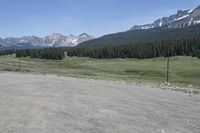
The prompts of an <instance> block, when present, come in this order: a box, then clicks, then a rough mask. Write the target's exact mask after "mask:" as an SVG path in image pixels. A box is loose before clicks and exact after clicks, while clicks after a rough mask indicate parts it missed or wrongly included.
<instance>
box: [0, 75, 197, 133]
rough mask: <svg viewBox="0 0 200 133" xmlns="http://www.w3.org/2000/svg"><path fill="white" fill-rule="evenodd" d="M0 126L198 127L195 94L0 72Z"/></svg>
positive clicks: (49, 132) (127, 130)
mask: <svg viewBox="0 0 200 133" xmlns="http://www.w3.org/2000/svg"><path fill="white" fill-rule="evenodd" d="M0 132H2V133H200V95H189V94H184V93H181V92H175V91H170V90H161V89H159V88H152V87H148V86H142V85H139V86H138V85H134V84H128V83H125V82H115V81H102V80H100V81H99V80H84V79H76V78H67V77H57V76H53V75H44V76H42V75H31V74H18V73H2V72H1V74H0Z"/></svg>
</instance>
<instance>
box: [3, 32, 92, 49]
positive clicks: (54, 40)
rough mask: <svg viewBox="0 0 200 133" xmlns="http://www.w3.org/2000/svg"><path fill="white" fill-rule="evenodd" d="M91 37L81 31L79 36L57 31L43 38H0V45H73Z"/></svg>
mask: <svg viewBox="0 0 200 133" xmlns="http://www.w3.org/2000/svg"><path fill="white" fill-rule="evenodd" d="M91 39H94V37H93V36H91V35H89V34H86V33H83V34H81V35H80V36H75V35H72V34H71V35H69V36H65V35H62V34H59V33H53V34H52V35H49V36H46V37H44V38H40V37H36V36H24V37H21V38H14V37H8V38H5V39H1V38H0V45H2V46H5V47H12V46H15V47H17V46H20V47H21V46H23V45H28V46H30V47H31V46H32V47H73V46H76V45H78V44H79V43H82V42H84V41H88V40H91Z"/></svg>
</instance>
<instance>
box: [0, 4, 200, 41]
mask: <svg viewBox="0 0 200 133" xmlns="http://www.w3.org/2000/svg"><path fill="white" fill-rule="evenodd" d="M198 5H200V0H0V37H2V38H5V37H21V36H30V35H35V36H39V37H44V36H47V35H51V34H52V33H60V34H64V35H70V34H73V35H79V34H81V33H84V32H86V33H88V34H91V35H94V36H96V37H100V36H102V35H105V34H110V33H115V32H121V31H126V30H129V29H130V28H131V27H132V26H133V25H137V24H146V23H150V22H153V21H154V20H155V19H157V18H160V17H164V16H169V15H171V14H174V13H176V12H177V10H179V9H192V8H194V7H196V6H198Z"/></svg>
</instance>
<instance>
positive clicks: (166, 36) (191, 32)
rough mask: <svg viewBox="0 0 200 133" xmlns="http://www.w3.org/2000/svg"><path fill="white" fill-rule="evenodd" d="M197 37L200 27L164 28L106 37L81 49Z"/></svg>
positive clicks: (85, 44)
mask: <svg viewBox="0 0 200 133" xmlns="http://www.w3.org/2000/svg"><path fill="white" fill-rule="evenodd" d="M196 37H200V25H195V26H190V27H185V28H178V29H166V28H165V27H163V28H154V29H148V30H130V31H127V32H120V33H116V34H110V35H105V36H103V37H100V38H97V39H94V40H91V41H86V42H84V43H81V44H80V45H79V47H82V46H90V47H91V46H93V47H96V46H108V45H109V46H116V45H130V44H133V43H139V42H150V41H162V40H172V39H183V38H185V39H188V38H196Z"/></svg>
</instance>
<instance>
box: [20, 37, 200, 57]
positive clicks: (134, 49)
mask: <svg viewBox="0 0 200 133" xmlns="http://www.w3.org/2000/svg"><path fill="white" fill-rule="evenodd" d="M64 53H67V55H68V56H79V57H91V58H100V59H101V58H138V59H146V58H155V57H166V56H168V55H169V56H192V57H199V58H200V38H191V39H176V40H163V41H151V42H146V43H142V42H141V43H132V44H129V45H119V46H107V47H106V46H102V47H74V48H46V49H32V50H28V49H27V50H18V51H16V56H17V57H27V56H30V57H31V58H40V59H54V60H60V59H63V58H64V57H65V56H64Z"/></svg>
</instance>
